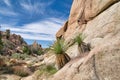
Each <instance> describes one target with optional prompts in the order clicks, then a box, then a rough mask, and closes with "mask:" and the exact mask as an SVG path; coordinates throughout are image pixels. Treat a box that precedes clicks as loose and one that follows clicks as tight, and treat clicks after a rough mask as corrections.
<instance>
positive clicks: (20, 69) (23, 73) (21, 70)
mask: <svg viewBox="0 0 120 80" xmlns="http://www.w3.org/2000/svg"><path fill="white" fill-rule="evenodd" d="M12 69H13V73H14V74H16V75H19V76H21V77H25V76H28V75H30V74H31V71H30V70H29V69H28V68H24V67H21V66H14V67H12Z"/></svg>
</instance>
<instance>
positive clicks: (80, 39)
mask: <svg viewBox="0 0 120 80" xmlns="http://www.w3.org/2000/svg"><path fill="white" fill-rule="evenodd" d="M83 40H84V37H83V36H82V34H79V35H77V36H76V37H75V39H74V41H75V42H76V43H77V44H78V50H79V52H80V54H83V53H85V52H88V51H90V44H87V43H85V42H83Z"/></svg>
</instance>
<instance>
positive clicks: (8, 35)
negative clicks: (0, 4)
mask: <svg viewBox="0 0 120 80" xmlns="http://www.w3.org/2000/svg"><path fill="white" fill-rule="evenodd" d="M6 38H7V39H9V38H10V30H9V29H7V30H6Z"/></svg>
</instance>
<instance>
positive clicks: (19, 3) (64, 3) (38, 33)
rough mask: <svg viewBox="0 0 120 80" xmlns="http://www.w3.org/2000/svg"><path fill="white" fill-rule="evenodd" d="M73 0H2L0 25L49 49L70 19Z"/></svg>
mask: <svg viewBox="0 0 120 80" xmlns="http://www.w3.org/2000/svg"><path fill="white" fill-rule="evenodd" d="M71 4H72V0H0V25H1V26H2V28H1V29H2V30H6V29H10V30H11V32H12V33H16V34H18V35H21V36H22V37H23V38H24V40H25V41H26V42H27V43H28V44H32V43H33V41H34V40H36V41H37V42H38V43H40V44H41V45H42V47H48V46H49V45H50V44H51V42H53V41H54V40H55V34H56V32H57V31H58V30H59V29H60V27H61V26H62V25H63V23H64V22H65V21H66V20H67V19H68V16H69V12H70V8H71Z"/></svg>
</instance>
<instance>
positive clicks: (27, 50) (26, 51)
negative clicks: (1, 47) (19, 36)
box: [22, 46, 31, 55]
mask: <svg viewBox="0 0 120 80" xmlns="http://www.w3.org/2000/svg"><path fill="white" fill-rule="evenodd" d="M22 50H23V53H25V54H28V55H29V54H30V53H31V52H30V50H29V48H28V46H23V47H22Z"/></svg>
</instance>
